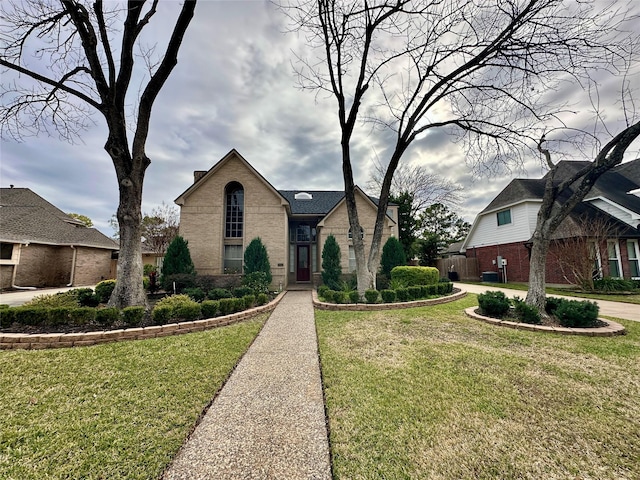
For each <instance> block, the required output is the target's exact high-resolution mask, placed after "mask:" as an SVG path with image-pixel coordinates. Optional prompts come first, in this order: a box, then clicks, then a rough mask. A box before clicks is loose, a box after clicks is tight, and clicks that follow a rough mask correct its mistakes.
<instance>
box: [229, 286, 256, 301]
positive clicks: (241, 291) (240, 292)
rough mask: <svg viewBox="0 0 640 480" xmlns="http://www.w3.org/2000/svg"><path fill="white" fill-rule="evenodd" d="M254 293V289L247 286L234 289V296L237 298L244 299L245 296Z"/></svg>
mask: <svg viewBox="0 0 640 480" xmlns="http://www.w3.org/2000/svg"><path fill="white" fill-rule="evenodd" d="M252 293H253V289H251V288H249V287H246V286H241V287H236V288H234V289H233V296H234V297H236V298H242V297H244V296H245V295H251V294H252Z"/></svg>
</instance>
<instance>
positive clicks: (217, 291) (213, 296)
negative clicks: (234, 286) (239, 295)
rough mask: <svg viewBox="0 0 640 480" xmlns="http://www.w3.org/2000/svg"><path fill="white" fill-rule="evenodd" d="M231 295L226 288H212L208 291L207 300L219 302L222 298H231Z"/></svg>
mask: <svg viewBox="0 0 640 480" xmlns="http://www.w3.org/2000/svg"><path fill="white" fill-rule="evenodd" d="M232 297H233V294H232V293H231V292H230V291H229V290H227V289H226V288H214V289H212V290H210V291H209V293H208V294H207V298H208V299H209V300H220V299H222V298H232Z"/></svg>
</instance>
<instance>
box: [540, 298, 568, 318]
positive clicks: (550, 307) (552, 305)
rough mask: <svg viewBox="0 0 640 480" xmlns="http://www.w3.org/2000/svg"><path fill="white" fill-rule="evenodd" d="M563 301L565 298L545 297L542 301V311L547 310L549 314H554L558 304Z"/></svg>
mask: <svg viewBox="0 0 640 480" xmlns="http://www.w3.org/2000/svg"><path fill="white" fill-rule="evenodd" d="M564 301H565V300H564V299H563V298H557V297H547V298H546V300H545V303H544V311H545V312H547V313H548V314H549V315H555V314H556V310H557V309H558V307H559V306H560V304H561V303H562V302H564Z"/></svg>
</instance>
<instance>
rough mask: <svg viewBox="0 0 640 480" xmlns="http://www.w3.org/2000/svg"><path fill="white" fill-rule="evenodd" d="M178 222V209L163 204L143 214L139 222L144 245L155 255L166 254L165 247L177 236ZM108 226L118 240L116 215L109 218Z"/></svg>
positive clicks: (118, 231) (118, 227)
mask: <svg viewBox="0 0 640 480" xmlns="http://www.w3.org/2000/svg"><path fill="white" fill-rule="evenodd" d="M179 221H180V214H179V212H178V209H177V208H176V207H174V206H172V205H169V204H166V203H164V202H162V204H161V205H160V206H159V207H155V208H154V209H152V210H151V213H144V214H143V216H142V221H141V229H142V240H143V242H144V244H145V245H146V246H147V247H148V248H149V249H151V251H153V252H155V253H162V254H164V253H166V251H167V247H169V244H170V243H171V242H172V241H173V239H174V238H175V237H176V236H177V235H178V230H179V227H180V222H179ZM109 225H110V226H111V228H113V232H114V233H113V238H114V239H119V238H120V225H119V224H118V216H117V215H116V214H113V215H112V216H111V219H110V220H109Z"/></svg>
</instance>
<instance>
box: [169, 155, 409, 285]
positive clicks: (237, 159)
mask: <svg viewBox="0 0 640 480" xmlns="http://www.w3.org/2000/svg"><path fill="white" fill-rule="evenodd" d="M175 202H176V203H177V204H178V205H179V206H180V235H182V236H183V237H184V238H185V240H187V241H188V242H189V251H190V253H191V258H192V259H193V262H194V264H195V268H196V271H197V272H198V274H202V275H224V274H234V273H241V272H242V268H243V265H242V263H243V257H244V249H245V248H246V246H247V245H248V244H249V242H251V240H253V239H254V238H256V237H260V238H261V240H262V242H263V244H264V245H265V247H266V249H267V253H268V255H269V262H270V265H271V272H272V275H273V284H272V286H273V287H274V288H286V287H287V286H289V285H292V284H309V285H311V284H316V285H317V284H318V283H319V282H320V272H321V268H322V267H321V265H322V247H323V246H324V241H325V240H326V238H327V237H328V236H329V235H330V234H333V235H334V236H335V238H336V240H337V241H338V244H339V245H340V251H341V255H342V269H343V272H344V273H346V272H350V271H353V270H355V256H354V254H353V247H352V245H351V232H350V229H349V221H348V216H347V207H346V203H345V198H344V191H327V190H323V191H318V190H276V189H275V188H274V187H273V186H272V185H271V184H270V183H269V182H268V181H267V180H266V179H265V178H264V177H263V176H262V175H261V174H260V173H259V172H258V171H257V170H255V169H254V168H253V167H252V166H251V165H250V164H249V162H247V161H246V160H245V159H244V158H243V157H242V156H241V155H240V154H239V153H238V152H237V151H236V150H231V151H230V152H229V153H228V154H227V155H225V156H224V157H223V158H222V159H221V160H220V161H219V162H218V163H216V164H215V165H214V166H213V167H211V169H209V170H208V171H195V172H194V183H193V184H192V185H191V186H190V187H189V188H187V190H185V191H184V192H183V193H182V194H181V195H180V196H179V197H178V198H177V199H176V200H175ZM356 203H357V206H358V216H359V219H360V224H361V225H362V229H363V231H362V232H361V233H360V234H361V235H363V238H364V242H365V248H367V247H368V245H367V238H368V236H370V235H372V234H373V227H374V225H375V218H376V213H377V206H376V199H374V198H371V197H369V196H367V195H366V194H365V193H364V192H363V191H362V190H360V188H358V187H356ZM397 215H398V212H397V206H395V205H391V206H389V209H388V211H387V217H386V218H385V229H384V233H383V239H382V242H383V243H384V242H385V241H386V240H387V239H388V238H389V236H391V235H394V236H397V235H398V227H397V224H396V221H395V219H397V218H398V217H397Z"/></svg>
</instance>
